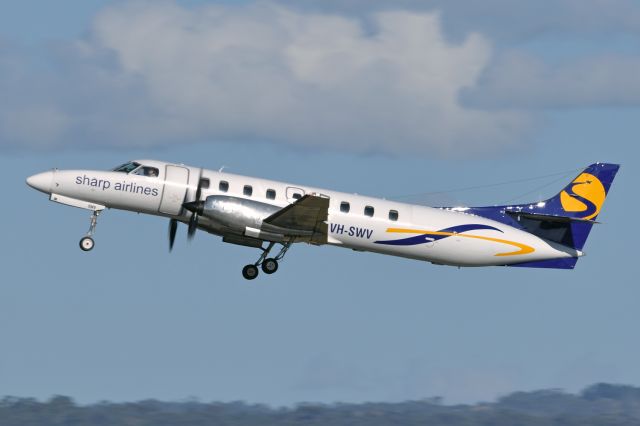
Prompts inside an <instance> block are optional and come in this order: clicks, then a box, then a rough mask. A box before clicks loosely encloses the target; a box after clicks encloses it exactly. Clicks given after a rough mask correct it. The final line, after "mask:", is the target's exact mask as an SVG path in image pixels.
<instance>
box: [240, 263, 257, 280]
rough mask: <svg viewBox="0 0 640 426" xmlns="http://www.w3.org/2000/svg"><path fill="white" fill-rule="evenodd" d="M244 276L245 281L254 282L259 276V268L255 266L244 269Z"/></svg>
mask: <svg viewBox="0 0 640 426" xmlns="http://www.w3.org/2000/svg"><path fill="white" fill-rule="evenodd" d="M242 276H243V277H244V279H245V280H253V279H255V278H256V277H257V276H258V268H257V267H256V266H255V265H247V266H245V267H244V268H242Z"/></svg>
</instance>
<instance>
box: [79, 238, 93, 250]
mask: <svg viewBox="0 0 640 426" xmlns="http://www.w3.org/2000/svg"><path fill="white" fill-rule="evenodd" d="M79 245H80V249H81V250H82V251H91V250H93V247H94V246H95V245H96V243H95V242H94V241H93V238H91V237H84V238H82V239H81V240H80V243H79Z"/></svg>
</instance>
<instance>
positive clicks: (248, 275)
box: [242, 242, 291, 280]
mask: <svg viewBox="0 0 640 426" xmlns="http://www.w3.org/2000/svg"><path fill="white" fill-rule="evenodd" d="M275 244H276V243H275V242H270V243H269V245H268V246H267V248H266V249H262V255H260V258H258V261H257V262H256V263H254V264H250V265H247V266H245V267H244V268H242V276H243V277H244V278H245V279H247V280H253V279H255V278H256V277H257V276H258V266H259V267H260V269H262V272H264V273H265V274H268V275H271V274H273V273H274V272H276V271H277V270H278V261H280V260H282V258H284V255H285V254H286V253H287V250H289V247H290V246H291V242H287V243H284V244H282V249H281V250H280V252H279V253H278V255H277V256H276V257H267V256H269V253H270V252H271V249H272V248H273V246H274V245H275Z"/></svg>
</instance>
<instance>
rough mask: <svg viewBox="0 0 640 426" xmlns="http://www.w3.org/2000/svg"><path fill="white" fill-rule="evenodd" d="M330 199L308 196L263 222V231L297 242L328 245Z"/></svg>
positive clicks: (313, 195)
mask: <svg viewBox="0 0 640 426" xmlns="http://www.w3.org/2000/svg"><path fill="white" fill-rule="evenodd" d="M328 215H329V197H327V196H324V195H318V194H307V195H305V196H303V197H302V198H300V199H299V200H298V201H296V202H295V203H293V204H290V205H288V206H287V207H285V208H283V209H281V210H278V211H277V212H275V213H273V214H272V215H271V216H269V217H267V218H266V219H265V220H264V221H263V222H262V228H261V229H262V230H264V231H267V232H273V233H279V234H284V235H287V236H291V237H295V240H296V241H306V242H310V243H313V244H326V243H327V216H328Z"/></svg>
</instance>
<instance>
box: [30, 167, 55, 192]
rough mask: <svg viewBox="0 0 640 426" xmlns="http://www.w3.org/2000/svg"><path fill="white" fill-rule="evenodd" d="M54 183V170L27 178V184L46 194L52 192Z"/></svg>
mask: <svg viewBox="0 0 640 426" xmlns="http://www.w3.org/2000/svg"><path fill="white" fill-rule="evenodd" d="M52 183H53V172H52V171H49V172H42V173H38V174H36V175H33V176H29V177H28V178H27V185H29V186H30V187H32V188H33V189H37V190H38V191H41V192H44V193H45V194H50V193H51V185H52Z"/></svg>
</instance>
